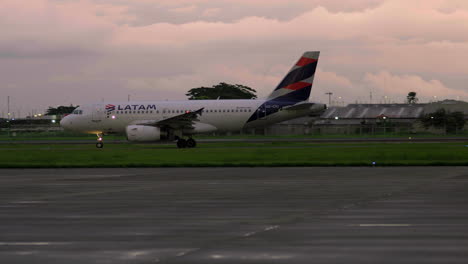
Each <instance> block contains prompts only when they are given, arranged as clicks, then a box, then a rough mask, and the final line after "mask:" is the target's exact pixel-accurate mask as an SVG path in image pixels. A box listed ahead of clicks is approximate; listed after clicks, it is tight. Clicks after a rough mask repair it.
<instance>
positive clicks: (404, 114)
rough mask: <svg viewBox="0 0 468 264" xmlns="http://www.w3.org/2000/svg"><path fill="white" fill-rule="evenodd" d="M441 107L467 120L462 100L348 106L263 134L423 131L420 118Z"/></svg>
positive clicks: (273, 128) (278, 125) (294, 120)
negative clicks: (461, 114)
mask: <svg viewBox="0 0 468 264" xmlns="http://www.w3.org/2000/svg"><path fill="white" fill-rule="evenodd" d="M441 108H443V109H445V110H446V111H448V112H456V111H459V112H462V113H464V116H465V120H468V103H467V102H463V101H455V100H444V101H438V102H433V103H427V104H349V105H347V106H345V107H329V108H328V109H327V110H325V111H324V112H323V113H322V114H321V115H320V116H317V117H301V118H297V119H293V120H289V121H286V122H282V123H278V124H275V125H272V126H270V127H267V128H265V130H264V131H263V133H264V134H265V135H294V134H295V135H301V134H385V133H414V132H423V131H426V129H425V128H424V127H423V126H422V124H421V123H420V122H419V120H420V118H421V117H423V116H424V115H426V114H429V113H433V112H435V111H437V110H438V109H441ZM466 129H467V126H466V125H465V130H466ZM429 130H430V132H431V133H443V132H442V131H439V130H438V129H429ZM461 132H462V131H460V133H461ZM256 133H262V131H256Z"/></svg>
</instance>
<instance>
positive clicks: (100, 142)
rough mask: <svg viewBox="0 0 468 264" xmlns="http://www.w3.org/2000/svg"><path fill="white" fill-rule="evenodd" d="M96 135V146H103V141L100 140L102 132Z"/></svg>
mask: <svg viewBox="0 0 468 264" xmlns="http://www.w3.org/2000/svg"><path fill="white" fill-rule="evenodd" d="M96 135H97V137H98V138H97V143H96V148H103V147H104V142H102V134H96Z"/></svg>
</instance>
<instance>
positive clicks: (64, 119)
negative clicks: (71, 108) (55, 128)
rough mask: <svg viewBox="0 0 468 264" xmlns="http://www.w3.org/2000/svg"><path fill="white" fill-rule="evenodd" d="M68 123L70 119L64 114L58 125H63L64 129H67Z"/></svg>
mask: <svg viewBox="0 0 468 264" xmlns="http://www.w3.org/2000/svg"><path fill="white" fill-rule="evenodd" d="M70 124H71V121H70V118H69V117H68V116H66V117H64V118H62V120H60V126H61V127H63V128H64V129H69V128H70Z"/></svg>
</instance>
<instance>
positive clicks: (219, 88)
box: [185, 82, 257, 100]
mask: <svg viewBox="0 0 468 264" xmlns="http://www.w3.org/2000/svg"><path fill="white" fill-rule="evenodd" d="M256 92H257V91H255V90H254V89H252V88H250V87H248V86H245V85H241V84H228V83H224V82H221V83H219V84H217V85H213V86H212V87H203V86H202V87H198V88H192V89H190V90H189V91H188V92H187V93H186V94H185V95H186V96H188V97H189V100H204V99H218V98H219V99H255V98H257V95H256V94H255V93H256Z"/></svg>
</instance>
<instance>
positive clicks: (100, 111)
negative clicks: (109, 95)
mask: <svg viewBox="0 0 468 264" xmlns="http://www.w3.org/2000/svg"><path fill="white" fill-rule="evenodd" d="M103 119H104V106H103V105H102V104H95V105H94V106H93V113H92V118H91V120H92V121H93V122H101V121H102V120H103Z"/></svg>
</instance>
